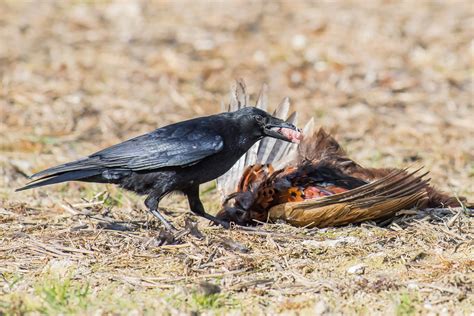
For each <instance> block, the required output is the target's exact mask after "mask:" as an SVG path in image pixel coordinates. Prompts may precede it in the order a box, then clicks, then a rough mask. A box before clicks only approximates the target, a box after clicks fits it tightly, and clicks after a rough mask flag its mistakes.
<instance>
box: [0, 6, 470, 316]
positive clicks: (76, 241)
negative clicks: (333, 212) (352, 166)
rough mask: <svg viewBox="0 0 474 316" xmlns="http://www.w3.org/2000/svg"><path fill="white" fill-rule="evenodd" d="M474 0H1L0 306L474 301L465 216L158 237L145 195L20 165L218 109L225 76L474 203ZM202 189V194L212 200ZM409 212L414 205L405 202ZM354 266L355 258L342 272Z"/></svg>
mask: <svg viewBox="0 0 474 316" xmlns="http://www.w3.org/2000/svg"><path fill="white" fill-rule="evenodd" d="M473 16H474V8H473V5H472V3H470V1H464V2H462V1H444V2H428V1H408V2H404V3H398V2H395V1H353V2H350V1H347V2H346V1H337V2H324V3H311V2H304V1H291V2H290V1H287V2H286V1H280V2H276V1H275V2H274V1H266V2H259V1H248V2H245V1H234V2H211V1H209V2H204V1H201V2H199V3H195V2H193V1H181V0H180V1H175V2H168V1H165V2H146V1H137V2H132V1H129V2H120V1H117V2H112V1H56V2H54V1H36V2H33V1H31V2H30V1H13V0H4V1H1V2H0V75H1V77H0V78H1V83H0V118H1V120H0V142H1V143H0V273H1V274H0V284H1V288H0V314H12V315H14V314H24V313H33V314H95V315H102V314H133V315H142V314H172V315H175V314H176V315H177V314H190V313H191V314H197V313H203V314H227V313H231V314H237V315H239V314H278V313H284V314H290V315H291V314H303V315H306V314H307V315H315V314H397V315H411V314H432V315H435V314H441V315H449V314H458V315H463V314H464V315H469V314H472V313H473V312H474V310H473V307H472V306H474V295H473V286H474V281H473V280H474V256H473V249H474V246H473V238H474V220H473V217H472V214H469V213H466V212H461V211H452V212H451V211H448V210H446V211H437V212H427V213H426V212H425V213H423V212H407V213H406V214H405V215H401V217H400V218H398V219H396V221H395V222H394V223H392V224H391V225H390V226H388V227H377V226H375V225H373V224H372V223H366V224H363V225H360V226H354V227H344V228H331V229H323V230H317V229H315V230H307V229H297V228H292V227H290V226H288V225H284V224H277V225H265V226H264V227H263V229H265V230H267V231H269V233H256V232H253V233H252V232H243V231H238V230H224V229H221V228H216V227H209V226H208V225H207V223H206V222H205V221H202V220H198V219H195V218H194V217H193V216H192V215H190V214H189V213H187V212H186V209H187V204H186V203H185V201H184V200H183V199H182V198H181V197H180V196H172V197H170V198H168V199H167V200H166V206H167V208H168V209H169V215H170V217H171V218H173V220H174V222H175V223H176V224H177V225H182V226H184V222H185V219H186V218H192V219H194V220H198V221H199V229H200V230H201V232H202V233H203V234H204V235H205V238H204V239H202V240H198V239H196V238H193V237H190V236H187V237H185V243H183V244H181V245H176V246H165V247H158V246H157V244H156V243H157V236H158V234H159V227H158V226H157V225H158V224H157V223H156V222H155V220H154V219H153V218H151V216H149V215H148V214H147V213H146V212H145V209H144V206H143V205H142V199H141V198H138V197H136V196H134V195H133V194H130V193H126V192H123V191H120V190H118V189H116V188H114V187H112V186H103V185H91V184H88V185H86V184H80V183H70V184H61V185H57V186H52V187H45V188H41V189H38V190H32V191H26V192H21V193H14V189H15V188H17V187H19V186H21V185H22V184H24V183H25V182H26V179H25V177H24V175H25V174H31V173H32V172H34V171H38V170H40V169H44V168H46V167H49V166H51V165H54V164H57V163H62V162H66V161H68V160H72V159H75V158H79V157H81V156H84V155H86V154H89V153H92V152H94V151H96V150H98V149H101V148H103V147H105V146H108V145H112V144H114V143H116V142H118V141H121V140H125V139H127V138H129V137H132V136H135V135H138V134H140V133H143V132H147V131H151V130H153V129H155V128H156V127H159V126H162V125H164V124H167V123H171V122H175V121H178V120H182V119H185V118H190V117H194V116H198V115H204V114H209V113H214V112H216V111H218V110H219V108H220V107H219V104H220V102H221V100H223V99H224V98H225V96H226V94H227V91H228V89H229V86H230V84H231V83H232V81H233V80H234V79H235V78H240V77H242V78H244V79H245V80H246V82H247V86H248V88H249V90H250V91H252V92H254V93H256V92H258V89H259V88H260V86H261V85H262V84H263V83H268V84H269V88H270V101H271V104H275V105H276V103H277V102H278V101H279V100H280V99H281V98H283V97H285V96H289V97H290V98H291V99H292V104H293V106H294V108H295V109H297V110H298V111H299V112H300V113H301V114H302V117H303V118H306V119H307V118H309V117H315V118H316V125H317V126H324V127H325V128H327V129H328V130H330V131H331V132H332V133H334V134H335V135H336V136H337V138H338V139H339V140H340V141H341V143H342V144H344V146H346V148H347V149H348V151H349V153H350V155H351V156H352V157H353V158H354V159H356V160H357V161H359V162H361V163H362V164H363V165H367V166H374V167H378V166H394V167H402V166H407V165H414V164H415V165H424V166H426V168H427V169H428V170H430V171H431V177H432V183H434V184H435V185H436V186H438V187H439V188H441V189H443V190H445V191H448V192H452V193H453V194H459V195H464V196H466V197H468V199H469V200H471V201H472V200H473V199H474V185H473V179H474V141H473V139H474V124H473V122H474V106H473V80H472V79H473V78H472V76H473V73H474V59H473V54H474V42H473V34H474V27H473V25H474V17H473ZM212 188H213V185H212V184H210V185H208V186H207V187H205V188H203V196H204V199H205V204H206V207H207V208H208V209H210V210H212V211H213V212H216V211H217V210H218V208H219V203H218V200H219V197H218V196H217V193H216V192H215V190H212ZM413 213H416V214H413ZM354 266H355V267H354Z"/></svg>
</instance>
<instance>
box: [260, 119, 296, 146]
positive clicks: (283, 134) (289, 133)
mask: <svg viewBox="0 0 474 316" xmlns="http://www.w3.org/2000/svg"><path fill="white" fill-rule="evenodd" d="M263 133H264V134H265V135H266V136H270V137H273V138H277V139H281V140H284V141H287V142H293V143H299V142H300V140H301V139H302V138H303V134H301V132H300V130H299V129H298V128H296V126H294V125H293V124H291V123H288V122H284V121H282V120H272V121H271V122H269V123H268V124H266V125H265V127H264V128H263Z"/></svg>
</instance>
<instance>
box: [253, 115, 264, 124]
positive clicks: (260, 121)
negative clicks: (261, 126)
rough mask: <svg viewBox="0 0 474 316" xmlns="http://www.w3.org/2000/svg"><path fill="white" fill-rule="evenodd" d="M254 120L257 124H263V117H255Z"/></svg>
mask: <svg viewBox="0 0 474 316" xmlns="http://www.w3.org/2000/svg"><path fill="white" fill-rule="evenodd" d="M254 118H255V120H256V121H257V122H259V123H263V117H262V116H261V115H255V116H254Z"/></svg>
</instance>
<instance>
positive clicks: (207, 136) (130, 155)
mask: <svg viewBox="0 0 474 316" xmlns="http://www.w3.org/2000/svg"><path fill="white" fill-rule="evenodd" d="M199 125H200V124H199ZM199 125H197V126H196V125H194V124H191V125H181V126H180V125H176V124H175V125H171V126H167V127H164V128H161V129H158V130H156V131H154V132H152V133H149V134H146V135H142V136H139V137H136V138H133V139H130V140H128V141H125V142H123V143H120V144H117V145H115V146H112V147H109V148H106V149H104V150H101V151H99V152H97V153H95V154H93V155H91V156H89V159H91V160H92V161H97V163H98V164H99V165H101V166H103V167H107V168H113V167H117V168H125V169H130V170H134V171H140V170H153V169H158V168H163V167H174V166H183V167H184V166H187V165H191V164H195V163H197V162H199V161H200V160H202V159H204V158H205V157H207V156H210V155H213V154H216V153H218V152H219V151H221V150H222V148H223V147H224V141H223V139H222V137H221V136H220V135H218V134H217V133H216V132H215V131H210V130H209V129H205V128H203V127H202V126H199Z"/></svg>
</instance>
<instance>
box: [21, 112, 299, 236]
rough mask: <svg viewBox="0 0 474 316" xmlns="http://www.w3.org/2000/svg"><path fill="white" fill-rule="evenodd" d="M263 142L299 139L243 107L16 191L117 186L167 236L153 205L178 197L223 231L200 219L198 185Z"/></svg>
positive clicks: (60, 169)
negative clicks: (73, 184)
mask: <svg viewBox="0 0 474 316" xmlns="http://www.w3.org/2000/svg"><path fill="white" fill-rule="evenodd" d="M265 136H269V137H274V138H278V139H282V140H285V141H293V142H298V141H299V139H300V138H301V134H300V133H299V131H298V129H297V128H296V127H295V126H294V125H293V124H290V123H288V122H284V121H282V120H280V119H278V118H276V117H273V116H272V115H270V114H268V113H267V112H265V111H263V110H261V109H258V108H255V107H245V108H242V109H240V110H238V111H235V112H226V113H221V114H217V115H211V116H206V117H199V118H195V119H191V120H188V121H184V122H180V123H175V124H171V125H168V126H165V127H162V128H159V129H157V130H155V131H153V132H151V133H148V134H145V135H141V136H138V137H135V138H132V139H130V140H127V141H125V142H123V143H120V144H117V145H114V146H111V147H109V148H106V149H104V150H101V151H99V152H96V153H95V154H92V155H90V156H89V157H87V158H84V159H79V160H76V161H73V162H69V163H65V164H62V165H59V166H56V167H52V168H49V169H46V170H44V171H41V172H38V173H36V174H34V175H33V176H32V177H31V178H36V180H34V181H32V182H31V183H29V184H28V185H26V186H24V187H22V188H20V189H17V191H22V190H26V189H31V188H36V187H40V186H44V185H49V184H54V183H60V182H65V181H86V182H98V183H114V184H118V185H119V186H120V187H122V188H124V189H127V190H130V191H133V192H136V193H138V194H142V195H145V194H146V195H148V197H147V198H146V200H145V205H146V206H147V208H148V209H149V210H150V212H151V213H152V214H153V215H154V216H156V217H157V218H158V219H159V220H160V221H161V222H162V223H163V225H164V226H165V227H166V228H168V229H170V230H175V229H174V227H173V226H172V225H171V224H170V223H169V222H168V221H167V220H166V219H165V218H164V217H163V216H162V215H161V213H160V212H159V211H158V204H159V202H160V200H161V199H162V198H163V197H164V196H165V195H166V194H168V193H170V192H173V191H181V192H183V193H184V194H185V195H186V196H187V198H188V201H189V206H190V208H191V211H192V212H194V213H195V214H197V215H200V216H202V217H204V218H207V219H209V220H211V221H213V222H214V223H217V224H221V225H223V226H224V227H228V223H227V222H224V221H222V220H220V219H217V218H216V217H214V216H212V215H210V214H207V213H206V211H205V210H204V207H203V205H202V203H201V200H200V199H199V185H200V184H201V183H204V182H208V181H211V180H213V179H215V178H217V177H219V176H220V175H222V174H224V173H225V172H226V171H227V170H229V169H230V168H231V167H232V166H233V165H234V163H235V162H236V161H237V160H238V159H239V158H240V157H241V156H242V155H243V154H244V153H245V152H247V150H249V149H250V147H251V146H252V145H253V144H255V143H256V142H257V141H258V140H260V139H262V138H263V137H265Z"/></svg>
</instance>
